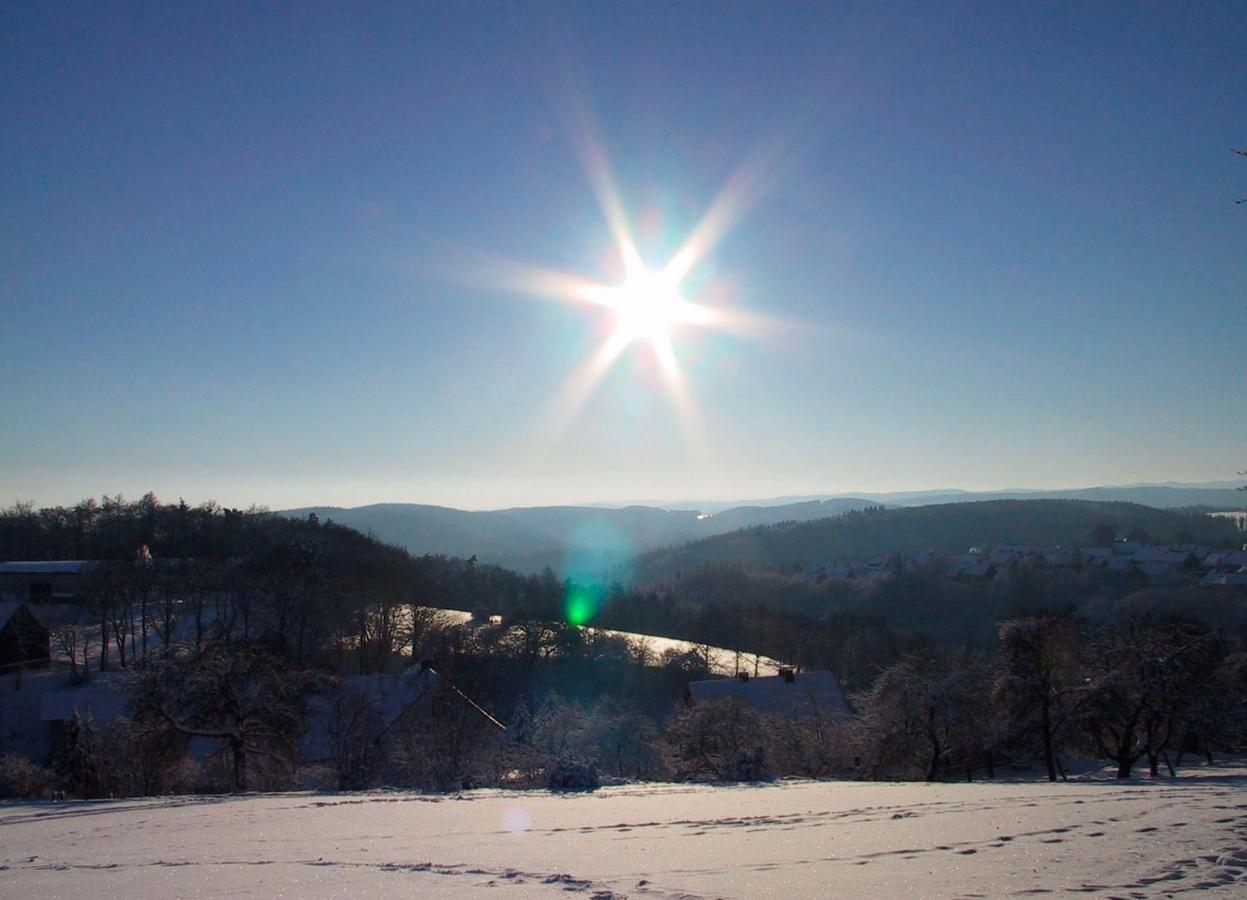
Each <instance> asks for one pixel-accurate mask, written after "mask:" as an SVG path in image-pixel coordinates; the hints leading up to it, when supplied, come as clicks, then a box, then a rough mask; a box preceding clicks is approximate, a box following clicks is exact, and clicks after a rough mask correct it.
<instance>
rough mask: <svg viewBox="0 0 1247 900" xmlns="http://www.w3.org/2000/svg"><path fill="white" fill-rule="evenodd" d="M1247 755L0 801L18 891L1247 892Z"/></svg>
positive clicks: (7, 859)
mask: <svg viewBox="0 0 1247 900" xmlns="http://www.w3.org/2000/svg"><path fill="white" fill-rule="evenodd" d="M1245 776H1247V772H1244V770H1242V769H1235V770H1203V771H1194V773H1193V774H1190V775H1184V776H1183V777H1181V778H1179V779H1178V780H1176V781H1167V780H1166V781H1159V782H1157V783H1146V782H1137V783H1127V784H1117V783H1114V782H1112V781H1083V782H1071V783H1068V784H1057V785H1048V784H1046V783H1045V784H1034V783H987V784H983V783H977V784H941V785H921V784H877V783H872V784H865V783H816V782H784V783H779V784H775V785H767V786H731V787H710V786H689V785H628V786H621V787H612V788H604V789H602V790H600V791H598V792H596V793H594V794H588V795H576V796H555V795H551V794H548V793H544V792H531V793H517V792H505V791H479V792H471V793H467V794H464V795H462V796H454V797H449V796H448V797H430V796H420V795H415V794H406V793H388V794H387V793H380V794H361V795H310V794H286V795H264V796H249V797H241V798H198V799H195V798H179V799H164V800H144V801H115V802H113V801H110V802H96V803H89V802H77V803H69V804H64V805H48V804H40V805H14V804H5V805H0V896H5V897H104V896H139V897H155V896H162V897H163V896H169V897H172V896H205V895H212V896H220V895H226V894H229V895H235V896H256V897H260V896H264V897H269V896H277V895H289V896H300V897H308V896H315V897H330V896H336V897H360V896H380V895H404V896H419V897H451V896H453V897H473V896H482V897H496V898H510V897H518V898H524V897H558V896H567V895H568V894H571V895H572V896H584V897H597V898H611V897H625V896H626V897H652V898H663V897H668V898H670V897H683V898H694V897H794V898H799V897H811V898H812V897H829V896H852V897H912V896H926V897H953V896H980V897H982V896H990V897H999V896H1006V895H1012V894H1018V893H1039V892H1047V891H1054V892H1065V891H1077V892H1085V893H1090V894H1093V895H1128V896H1132V897H1140V896H1153V895H1155V896H1160V895H1165V894H1173V893H1175V892H1195V893H1198V894H1206V893H1221V894H1224V895H1227V896H1230V895H1237V896H1242V895H1243V893H1244V892H1245V891H1247V881H1244V880H1243V875H1244V870H1245V868H1247V847H1245V845H1244V829H1247V803H1245V801H1247V792H1245V790H1244V788H1245V787H1247V777H1245Z"/></svg>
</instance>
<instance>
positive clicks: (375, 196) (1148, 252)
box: [0, 3, 1247, 509]
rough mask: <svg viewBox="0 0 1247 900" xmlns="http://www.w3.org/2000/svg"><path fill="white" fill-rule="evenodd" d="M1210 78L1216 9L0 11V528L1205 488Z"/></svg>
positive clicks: (1214, 221)
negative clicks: (165, 504) (29, 512)
mask: <svg viewBox="0 0 1247 900" xmlns="http://www.w3.org/2000/svg"><path fill="white" fill-rule="evenodd" d="M1244 33H1247V6H1243V5H1241V4H1231V3H1224V4H1218V3H1208V4H1199V5H1197V6H1190V7H1180V6H1175V5H1172V4H1133V5H1130V6H1128V7H1123V6H1115V5H1080V6H1077V7H1049V6H1037V7H1020V6H1013V5H1008V6H1000V5H983V4H940V5H938V6H935V5H921V4H916V5H906V4H902V5H899V6H893V7H891V8H890V9H888V10H881V9H878V8H876V7H875V6H874V5H861V6H852V5H844V6H837V7H835V8H811V7H805V6H792V7H788V8H786V10H785V14H784V15H782V16H759V15H757V14H756V11H754V10H750V9H749V8H748V7H733V6H725V5H722V4H697V3H689V4H680V5H678V6H668V5H662V6H659V5H652V6H646V5H644V4H640V5H628V6H626V7H625V6H615V5H608V4H592V3H590V4H562V3H537V4H531V5H525V6H523V7H518V6H513V5H501V4H448V5H427V4H426V5H419V6H413V7H410V8H402V7H397V8H395V7H377V6H369V7H366V8H364V9H356V8H354V7H353V8H351V9H344V8H341V7H338V6H337V5H334V4H328V3H309V4H305V5H301V6H300V7H298V9H297V10H294V11H291V10H286V11H284V12H282V13H277V12H274V11H272V10H267V11H266V10H264V9H260V10H257V9H255V8H253V7H250V6H246V5H242V4H238V5H234V4H220V5H213V6H211V7H204V8H193V7H179V8H174V7H160V6H157V7H136V6H132V5H127V4H117V3H99V4H90V5H82V6H73V5H69V4H63V5H62V4H57V5H35V4H32V5H19V4H12V5H10V6H8V7H6V8H5V9H4V10H3V11H2V12H0V46H3V50H4V52H3V54H0V57H2V58H0V81H2V83H3V84H4V86H5V91H4V92H3V93H2V94H0V121H3V122H4V123H5V126H6V127H5V132H6V137H7V140H6V141H4V142H3V144H2V145H0V171H2V172H3V173H4V174H3V175H0V185H3V187H2V188H0V190H2V191H3V194H2V196H3V199H4V202H3V203H0V235H2V236H3V242H4V246H5V248H6V253H5V258H6V265H5V269H4V272H3V274H2V275H0V300H2V304H0V306H2V309H0V376H2V378H3V383H4V385H5V389H4V390H3V391H2V392H0V421H3V422H5V429H4V440H3V441H0V500H3V501H4V502H6V503H7V502H12V501H13V500H19V499H20V500H26V499H30V500H33V501H35V502H36V503H37V504H38V505H51V504H66V503H73V502H75V501H77V500H79V499H82V498H84V497H88V496H100V495H101V494H104V493H108V494H115V493H118V492H121V493H124V494H125V495H126V496H129V497H137V496H140V495H141V494H143V493H144V492H146V491H148V490H153V491H155V493H156V494H157V495H158V496H160V497H161V498H162V499H164V500H173V499H176V498H177V497H179V496H181V497H185V498H186V499H187V500H188V501H189V502H199V501H202V500H206V499H215V500H217V501H219V502H221V503H223V504H226V505H230V506H247V505H250V504H253V503H254V504H260V505H266V506H269V507H271V508H275V509H277V508H288V507H297V506H311V505H316V506H319V505H340V506H359V505H364V504H367V503H373V502H382V501H387V502H408V501H409V502H421V503H431V504H440V505H447V506H453V507H457V508H464V509H497V508H503V507H511V506H529V505H550V504H572V503H577V504H581V503H591V502H592V503H610V502H627V501H632V500H636V499H637V498H639V497H651V498H663V497H666V498H670V500H669V501H668V502H680V501H688V500H690V499H693V500H696V499H697V498H704V499H707V500H710V499H713V498H748V497H755V498H764V497H777V496H785V495H826V494H850V493H853V492H855V491H861V492H869V493H883V492H892V491H902V490H923V489H924V486H929V487H928V488H927V489H940V488H941V487H942V486H946V485H952V486H955V487H956V488H959V489H965V490H1001V487H1000V486H1001V485H1023V486H1025V488H1026V489H1039V490H1042V489H1068V488H1070V487H1071V486H1076V485H1121V484H1132V483H1148V482H1169V481H1179V482H1188V483H1199V482H1224V481H1226V480H1232V479H1233V477H1234V474H1235V472H1236V471H1237V470H1240V469H1243V468H1244V467H1247V420H1245V419H1244V417H1243V416H1242V415H1241V412H1236V410H1238V408H1239V407H1240V406H1241V402H1242V386H1243V385H1244V384H1247V354H1244V353H1243V333H1244V326H1245V325H1247V309H1245V308H1244V300H1243V286H1244V285H1245V284H1247V254H1244V253H1243V246H1244V236H1245V235H1247V211H1245V210H1244V207H1242V206H1238V207H1236V206H1235V204H1234V200H1235V199H1236V198H1238V197H1242V196H1244V195H1245V194H1247V163H1245V161H1244V160H1243V159H1241V158H1239V157H1236V156H1234V155H1233V154H1232V153H1231V152H1230V149H1231V148H1232V147H1244V146H1247V132H1245V131H1244V130H1243V128H1244V121H1247V79H1243V78H1242V66H1241V62H1242V48H1241V36H1242V35H1243V34H1244ZM681 251H685V256H684V257H682V256H681ZM630 253H631V254H632V257H633V258H632V260H631V263H630ZM681 259H684V260H685V262H686V263H687V265H685V266H683V267H682V266H679V265H676V263H675V262H674V261H673V260H675V261H678V260H681ZM669 263H670V265H669ZM672 266H675V270H678V276H679V277H676V276H675V275H673V276H672V278H671V283H670V284H668V283H666V282H662V283H658V282H656V281H655V280H654V279H655V277H656V275H655V273H659V272H660V271H661V272H668V271H674V270H673V269H672V268H671V267H672ZM680 304H683V306H681V305H680Z"/></svg>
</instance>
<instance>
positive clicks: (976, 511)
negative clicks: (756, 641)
mask: <svg viewBox="0 0 1247 900" xmlns="http://www.w3.org/2000/svg"><path fill="white" fill-rule="evenodd" d="M1102 525H1105V526H1109V527H1110V528H1113V529H1114V530H1115V532H1116V534H1117V536H1118V537H1125V536H1127V535H1128V534H1131V533H1135V534H1136V535H1138V536H1140V537H1143V536H1146V539H1148V540H1151V541H1156V542H1161V543H1175V542H1184V541H1198V542H1202V543H1209V544H1228V543H1234V542H1239V543H1241V541H1242V533H1241V532H1239V531H1237V530H1236V529H1235V528H1234V527H1233V525H1232V524H1231V523H1230V522H1228V521H1226V520H1223V519H1215V518H1212V517H1210V516H1203V515H1188V514H1184V513H1177V512H1170V511H1168V510H1161V509H1154V508H1152V507H1149V506H1140V505H1138V504H1135V503H1102V502H1093V501H1083V500H990V501H982V502H977V503H949V504H943V505H939V506H921V507H913V508H907V509H871V510H865V511H860V512H848V513H845V514H844V515H841V516H837V517H835V518H830V519H818V520H815V521H809V522H787V523H781V524H778V525H770V526H765V527H758V528H749V529H744V530H741V531H735V532H732V533H730V534H724V535H720V536H717V537H710V538H706V539H704V540H700V541H695V542H693V543H689V544H684V545H682V546H679V547H672V548H666V549H663V550H656V551H653V552H651V553H647V554H644V555H643V556H641V557H639V558H638V559H637V560H636V566H635V569H634V573H633V580H634V581H635V582H636V583H637V584H654V583H657V582H660V581H664V580H666V579H668V578H671V577H674V576H676V575H678V574H680V573H681V572H688V571H691V570H693V569H696V568H698V567H700V566H704V565H716V564H722V563H741V564H744V565H748V566H754V567H757V568H762V569H782V568H786V567H790V566H793V565H799V564H808V563H814V562H831V561H836V560H856V559H867V558H871V557H879V556H891V555H892V554H895V553H900V554H903V555H917V554H922V553H926V552H927V551H929V550H930V551H934V552H936V553H964V552H966V551H967V550H969V549H970V548H971V547H975V546H980V547H981V546H991V545H996V544H1009V543H1015V544H1029V545H1032V546H1044V547H1053V546H1066V547H1071V546H1081V547H1086V546H1090V545H1091V543H1092V536H1093V534H1094V532H1095V531H1096V529H1097V528H1098V527H1099V526H1102Z"/></svg>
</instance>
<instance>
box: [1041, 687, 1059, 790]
mask: <svg viewBox="0 0 1247 900" xmlns="http://www.w3.org/2000/svg"><path fill="white" fill-rule="evenodd" d="M1040 710H1041V714H1042V718H1041V720H1040V728H1042V729H1043V761H1044V765H1045V766H1046V767H1047V769H1048V780H1049V781H1056V760H1055V759H1054V758H1053V757H1054V755H1055V754H1054V753H1053V752H1052V716H1051V712H1050V709H1049V701H1048V696H1047V695H1046V694H1045V695H1044V698H1043V704H1042V706H1041V707H1040Z"/></svg>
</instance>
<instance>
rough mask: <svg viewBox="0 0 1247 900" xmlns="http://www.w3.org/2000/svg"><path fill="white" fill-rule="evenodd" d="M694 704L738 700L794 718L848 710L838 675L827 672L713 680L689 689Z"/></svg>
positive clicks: (766, 710) (839, 712)
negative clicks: (731, 698) (725, 698)
mask: <svg viewBox="0 0 1247 900" xmlns="http://www.w3.org/2000/svg"><path fill="white" fill-rule="evenodd" d="M688 689H689V693H690V694H692V697H693V700H694V701H695V702H699V703H700V702H705V701H709V700H721V699H723V698H724V697H739V698H740V699H741V700H742V701H744V702H745V703H748V704H749V705H750V706H752V707H754V708H755V709H757V710H760V711H762V712H778V713H786V714H795V715H814V714H816V713H817V714H820V715H838V714H841V713H847V712H848V711H849V704H848V703H847V702H845V699H844V694H843V693H842V692H841V691H840V684H839V682H837V681H836V676H835V675H833V674H831V673H830V672H827V671H816V672H796V673H793V675H792V680H791V681H789V680H788V678H786V677H785V676H783V675H768V676H762V677H759V678H750V679H748V680H745V679H742V678H714V679H710V680H708V681H693V682H690V683H689V686H688Z"/></svg>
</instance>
